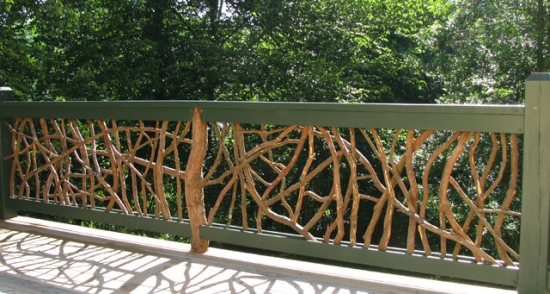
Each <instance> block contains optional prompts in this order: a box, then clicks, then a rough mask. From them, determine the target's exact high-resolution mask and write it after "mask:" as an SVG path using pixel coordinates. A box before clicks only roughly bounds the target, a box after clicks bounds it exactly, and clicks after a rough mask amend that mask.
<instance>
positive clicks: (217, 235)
mask: <svg viewBox="0 0 550 294" xmlns="http://www.w3.org/2000/svg"><path fill="white" fill-rule="evenodd" d="M200 232H201V237H203V238H205V239H209V240H213V241H218V242H222V243H228V244H234V245H239V246H245V247H253V248H260V249H264V250H272V251H277V252H285V253H291V254H297V255H303V256H310V257H315V258H322V259H326V260H335V261H338V262H348V263H353V264H360V265H368V266H375V267H382V268H391V269H396V270H403V271H409V272H416V273H424V274H430V275H438V276H446V277H453V278H459V279H466V280H471V281H480V282H486V283H493V284H500V285H506V286H516V285H517V281H518V270H517V268H507V267H494V266H490V265H483V264H476V263H475V261H473V260H472V259H470V258H465V259H464V260H461V261H460V262H456V261H451V260H444V259H442V258H438V257H425V255H424V254H422V253H419V254H407V253H405V252H404V251H402V250H400V249H396V250H391V249H388V250H387V251H378V250H376V248H375V247H371V248H369V249H366V248H363V247H358V246H349V245H347V246H346V245H333V244H326V243H322V242H313V241H306V240H304V239H303V238H302V237H300V236H285V235H284V234H270V233H257V232H254V231H246V232H245V231H241V230H239V229H235V228H225V227H223V226H221V225H213V226H202V227H201V228H200Z"/></svg>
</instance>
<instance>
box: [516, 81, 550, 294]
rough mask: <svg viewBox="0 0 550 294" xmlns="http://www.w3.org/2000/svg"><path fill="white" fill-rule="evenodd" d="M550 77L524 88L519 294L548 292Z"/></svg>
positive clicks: (530, 82)
mask: <svg viewBox="0 0 550 294" xmlns="http://www.w3.org/2000/svg"><path fill="white" fill-rule="evenodd" d="M548 150H550V73H546V72H545V73H541V72H536V73H533V74H531V76H530V77H529V78H527V80H526V85H525V116H524V138H523V175H522V186H523V187H522V193H523V195H522V203H521V211H522V215H521V230H520V232H521V233H520V234H521V235H520V270H519V277H518V292H519V293H546V292H547V291H548V282H549V277H548V264H549V258H550V253H549V247H550V246H549V245H550V242H549V239H550V181H548V179H549V178H550V152H548Z"/></svg>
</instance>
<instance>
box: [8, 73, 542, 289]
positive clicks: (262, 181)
mask: <svg viewBox="0 0 550 294" xmlns="http://www.w3.org/2000/svg"><path fill="white" fill-rule="evenodd" d="M0 95H3V98H4V99H3V100H4V101H6V100H10V99H9V97H10V95H11V92H10V91H9V90H8V89H4V90H3V91H2V92H0ZM549 103H550V79H549V76H548V75H547V74H536V75H533V76H532V77H531V78H530V79H529V81H528V82H527V93H526V104H525V106H524V105H518V106H495V105H394V104H392V105H390V104H325V103H259V102H253V103H248V102H198V101H178V102H174V101H162V102H158V101H156V102H152V101H150V102H143V101H132V102H2V103H0V118H1V120H2V130H1V131H2V133H1V138H2V146H1V152H2V153H1V155H2V158H4V161H3V162H2V177H1V180H2V182H1V184H2V197H1V204H2V206H1V207H2V210H1V215H0V216H1V217H2V218H9V217H13V216H15V215H17V211H29V212H38V213H46V214H51V215H58V216H64V217H69V218H76V219H83V220H92V221H99V222H104V223H110V224H116V225H124V226H129V227H136V228H140V229H145V230H152V231H157V232H166V233H172V234H177V235H186V236H189V237H192V250H193V251H195V252H198V253H201V252H205V251H206V250H207V248H208V242H209V240H214V241H220V242H225V243H233V244H237V245H243V246H248V247H258V248H262V249H269V250H276V251H281V252H287V253H293V254H301V255H307V256H314V257H319V258H325V259H334V260H338V261H344V262H352V263H359V264H366V265H373V266H380V267H386V268H393V269H398V270H406V271H415V272H421V273H428V274H434V275H442V276H449V277H455V278H463V279H469V280H476V281H483V282H490V283H496V284H502V285H510V286H517V287H518V289H519V290H520V291H521V292H525V293H533V292H532V291H537V292H540V291H546V283H547V272H548V271H547V265H548V262H547V257H548V252H547V251H548V244H547V242H548V229H549V226H548V224H549V221H548V220H549V219H548V214H549V208H550V204H549V200H548V197H549V196H550V188H549V186H548V180H547V179H548V175H550V158H547V156H548V155H547V152H546V150H550V149H547V148H548V147H550V141H549V140H548V139H549V137H548V134H550V132H548V131H549V130H548V129H549V128H550V116H548V114H550V105H548V104H549ZM547 117H549V118H547ZM522 163H523V169H522V168H521V165H522ZM520 171H522V172H521V173H520ZM520 180H521V181H520ZM106 212H108V213H106ZM520 219H521V225H520ZM520 227H521V229H520ZM274 230H277V231H274ZM519 240H521V241H519ZM520 248H521V249H520ZM518 249H519V250H518ZM520 256H521V259H520Z"/></svg>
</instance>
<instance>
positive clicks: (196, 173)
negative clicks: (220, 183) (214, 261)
mask: <svg viewBox="0 0 550 294" xmlns="http://www.w3.org/2000/svg"><path fill="white" fill-rule="evenodd" d="M192 128H193V129H192V132H193V133H192V134H193V141H192V143H191V153H190V154H189V159H188V161H187V168H186V169H185V202H186V204H187V209H188V211H189V222H190V224H191V234H192V241H191V252H194V253H204V252H206V250H208V240H203V239H201V237H200V232H199V228H200V226H201V225H205V224H206V212H205V209H204V191H203V187H204V183H203V181H204V179H203V175H202V165H203V162H204V158H205V156H206V148H207V145H208V137H207V133H208V126H207V124H206V123H205V122H203V121H202V118H201V110H200V109H199V108H195V109H194V110H193V126H192Z"/></svg>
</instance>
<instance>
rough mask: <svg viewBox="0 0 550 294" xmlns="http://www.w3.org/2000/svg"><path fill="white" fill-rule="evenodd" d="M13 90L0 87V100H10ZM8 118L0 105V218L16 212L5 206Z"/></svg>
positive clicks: (8, 181) (9, 138) (9, 174)
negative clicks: (3, 113)
mask: <svg viewBox="0 0 550 294" xmlns="http://www.w3.org/2000/svg"><path fill="white" fill-rule="evenodd" d="M12 100H13V91H12V89H11V88H8V87H0V102H6V101H12ZM7 123H8V120H7V119H6V118H5V117H4V116H3V115H2V112H1V107H0V140H1V142H0V219H8V218H12V217H15V216H17V212H16V211H14V210H13V209H10V208H9V207H8V206H7V200H8V198H9V197H10V195H9V192H10V181H11V163H12V160H5V159H4V158H5V157H6V156H7V155H9V153H10V152H9V150H10V149H11V140H12V139H11V134H10V130H9V129H8V126H7Z"/></svg>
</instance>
